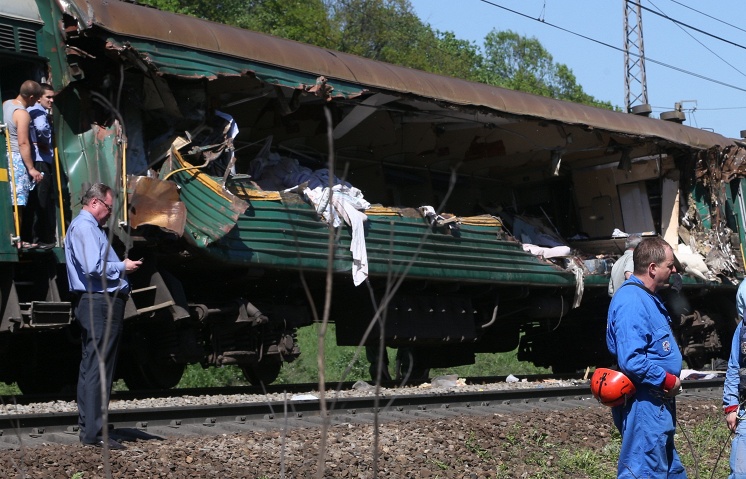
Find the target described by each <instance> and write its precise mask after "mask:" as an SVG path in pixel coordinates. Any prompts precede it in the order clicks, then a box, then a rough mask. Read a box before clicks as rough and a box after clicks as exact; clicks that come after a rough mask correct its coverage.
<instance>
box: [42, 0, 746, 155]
mask: <svg viewBox="0 0 746 479" xmlns="http://www.w3.org/2000/svg"><path fill="white" fill-rule="evenodd" d="M57 3H58V5H59V6H60V8H61V9H62V10H63V11H64V12H66V13H68V14H69V15H71V16H73V17H75V18H76V19H77V20H78V24H79V28H81V29H86V28H91V27H93V26H97V27H99V28H102V29H104V30H106V31H109V32H111V33H114V34H119V35H124V36H131V37H136V38H141V39H148V40H152V41H156V42H163V43H167V44H172V45H179V46H183V47H189V48H192V49H195V50H200V51H204V52H210V53H214V54H219V55H224V56H230V57H234V58H241V59H246V60H251V61H253V62H260V63H263V64H266V65H272V66H275V67H277V68H281V69H286V70H293V71H299V72H307V73H310V74H313V75H316V76H324V77H326V78H328V79H330V80H335V81H343V82H349V83H352V84H355V85H360V86H364V87H367V88H374V89H380V90H385V91H390V92H398V93H402V94H412V95H416V96H420V97H423V98H426V99H431V100H439V101H444V102H448V103H452V104H456V105H463V106H474V107H483V108H487V109H489V110H492V111H494V112H501V113H506V114H510V115H515V116H519V117H532V118H541V119H546V120H549V121H557V122H563V123H568V124H572V125H581V126H584V127H587V128H598V129H602V130H606V131H611V132H618V133H626V134H630V135H640V136H645V137H656V138H660V139H664V140H667V141H671V142H674V143H678V144H683V145H688V146H691V147H694V148H700V149H706V148H710V147H713V146H720V147H725V146H729V145H732V144H733V142H732V140H730V139H728V138H726V137H724V136H722V135H719V134H717V133H712V132H709V131H705V130H699V129H696V128H692V127H688V126H683V125H680V124H677V123H672V122H666V121H663V120H657V119H651V118H645V117H640V116H635V115H631V114H627V113H620V112H614V111H610V110H604V109H601V108H595V107H591V106H586V105H581V104H577V103H571V102H566V101H560V100H554V99H551V98H546V97H540V96H536V95H532V94H529V93H523V92H518V91H514V90H508V89H504V88H499V87H494V86H490V85H486V84H481V83H473V82H469V81H465V80H461V79H458V78H450V77H445V76H440V75H435V74H432V73H426V72H422V71H418V70H412V69H409V68H405V67H400V66H395V65H390V64H387V63H382V62H378V61H375V60H368V59H364V58H361V57H357V56H355V55H350V54H346V53H341V52H336V51H332V50H327V49H324V48H319V47H315V46H312V45H307V44H303V43H298V42H295V41H292V40H285V39H281V38H277V37H273V36H270V35H265V34H261V33H257V32H252V31H249V30H243V29H240V28H236V27H231V26H227V25H221V24H217V23H213V22H208V21H204V20H200V19H196V18H193V17H189V16H185V15H179V14H173V13H168V12H162V11H160V10H155V9H150V8H148V9H146V7H142V6H138V5H134V4H130V3H126V2H112V1H107V0H57ZM135 18H136V19H137V21H133V19H135Z"/></svg>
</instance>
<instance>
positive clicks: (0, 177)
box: [0, 168, 8, 183]
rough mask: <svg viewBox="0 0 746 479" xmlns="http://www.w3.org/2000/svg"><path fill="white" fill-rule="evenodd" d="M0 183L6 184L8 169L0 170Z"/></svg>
mask: <svg viewBox="0 0 746 479" xmlns="http://www.w3.org/2000/svg"><path fill="white" fill-rule="evenodd" d="M0 181H2V182H4V183H7V182H8V169H7V168H0Z"/></svg>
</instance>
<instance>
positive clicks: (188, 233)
mask: <svg viewBox="0 0 746 479" xmlns="http://www.w3.org/2000/svg"><path fill="white" fill-rule="evenodd" d="M160 175H161V178H162V179H164V178H166V177H168V178H169V179H171V180H172V181H173V182H174V183H176V184H177V185H178V187H179V195H180V200H181V201H182V202H183V203H184V205H185V206H186V213H187V215H186V223H185V226H184V233H185V234H184V236H185V237H186V238H188V239H189V240H190V241H192V242H194V243H196V244H197V245H198V246H203V247H204V246H207V245H208V244H210V243H214V242H215V241H218V240H220V239H221V238H223V237H224V236H225V235H226V234H227V233H228V232H230V231H231V230H232V229H233V228H235V226H236V223H237V222H238V218H239V216H240V215H242V214H243V213H244V212H245V211H246V210H247V209H248V207H249V204H248V203H247V202H246V201H244V200H242V199H240V198H238V197H237V196H236V195H234V194H233V193H231V192H230V191H228V190H226V189H225V188H223V186H222V185H221V184H220V183H218V182H217V181H216V180H215V179H214V178H212V177H211V176H209V175H207V174H206V173H204V172H202V171H201V170H200V167H199V166H194V165H192V164H190V163H189V162H187V161H186V160H184V158H182V156H181V154H180V153H179V152H178V151H177V150H176V149H174V150H172V152H171V155H170V157H169V159H168V160H167V161H166V163H164V166H163V168H161V171H160Z"/></svg>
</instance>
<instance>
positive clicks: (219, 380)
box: [176, 364, 249, 388]
mask: <svg viewBox="0 0 746 479" xmlns="http://www.w3.org/2000/svg"><path fill="white" fill-rule="evenodd" d="M247 384H249V383H248V381H246V379H245V378H244V376H243V371H241V369H240V368H239V367H237V366H223V367H219V368H216V367H209V368H206V369H205V368H203V367H202V366H201V365H199V364H190V365H189V366H187V368H186V370H185V371H184V375H183V376H182V377H181V381H179V384H177V385H176V387H177V388H209V387H220V386H245V385H247Z"/></svg>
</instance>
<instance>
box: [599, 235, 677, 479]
mask: <svg viewBox="0 0 746 479" xmlns="http://www.w3.org/2000/svg"><path fill="white" fill-rule="evenodd" d="M632 258H633V261H634V265H635V270H634V274H633V275H632V276H630V277H629V279H628V280H627V281H625V282H624V283H623V284H622V286H621V287H620V288H619V290H618V291H617V292H616V294H614V297H613V298H612V300H611V305H610V306H609V314H608V318H607V325H606V345H607V346H608V348H609V351H610V352H611V354H613V355H614V356H615V357H616V359H617V363H618V365H619V369H620V370H621V371H622V372H623V373H624V374H626V375H627V377H628V378H629V379H630V380H631V381H632V383H634V385H635V388H636V389H637V392H636V393H635V395H634V396H633V397H632V398H631V399H629V400H627V402H626V403H625V404H623V405H621V406H616V407H614V408H612V417H613V418H614V424H615V425H616V427H617V429H619V432H620V434H621V435H622V448H621V451H620V453H619V463H618V465H617V477H618V478H625V479H627V478H628V479H641V478H686V477H687V476H686V470H685V469H684V466H683V464H682V463H681V460H680V459H679V455H678V453H677V452H676V448H675V447H674V442H673V440H674V433H675V430H676V402H675V399H674V397H675V396H676V395H677V394H678V393H679V392H680V391H681V380H680V379H679V374H681V359H682V357H681V352H680V351H679V347H678V345H677V344H676V340H675V339H674V335H673V331H672V330H671V318H670V317H669V315H668V311H666V307H665V306H664V305H663V302H662V301H661V298H660V297H659V296H658V294H657V292H658V291H660V290H661V289H662V288H665V287H666V286H667V284H668V279H669V277H670V276H671V273H673V272H674V271H675V267H674V256H673V251H672V249H671V246H669V245H668V243H666V242H665V241H664V240H663V239H662V238H658V237H655V238H646V239H644V240H643V241H642V242H641V243H640V244H639V245H638V246H637V247H636V248H635V251H634V253H633V255H632Z"/></svg>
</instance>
